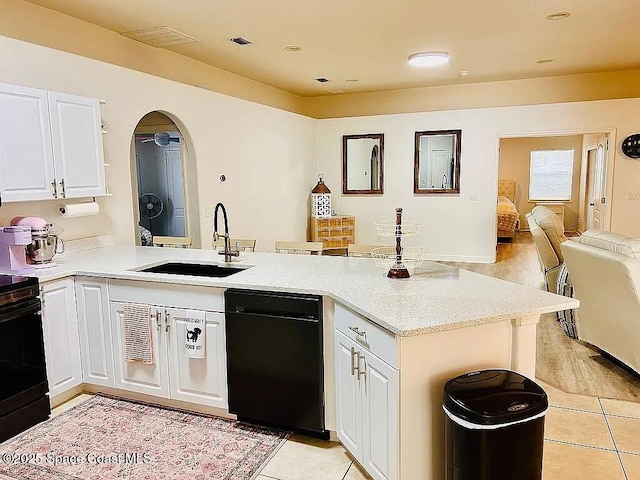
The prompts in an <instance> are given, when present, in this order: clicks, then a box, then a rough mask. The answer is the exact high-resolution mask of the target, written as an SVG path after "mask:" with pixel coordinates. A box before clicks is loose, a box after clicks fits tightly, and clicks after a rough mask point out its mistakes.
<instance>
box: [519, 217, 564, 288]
mask: <svg viewBox="0 0 640 480" xmlns="http://www.w3.org/2000/svg"><path fill="white" fill-rule="evenodd" d="M526 219H527V223H528V224H529V230H530V231H531V236H532V237H533V242H534V243H535V245H536V250H537V252H538V261H539V262H540V270H541V271H542V273H543V274H544V283H545V287H546V289H547V291H549V292H553V293H555V292H556V283H557V280H558V274H559V273H560V269H561V268H562V264H563V262H564V258H563V254H562V251H561V250H560V245H562V244H563V243H564V242H565V241H566V240H567V237H565V236H564V225H563V224H562V220H560V217H558V216H557V215H556V214H555V213H553V212H552V211H551V210H550V209H548V208H547V207H543V206H538V207H534V208H533V210H531V212H530V213H527V215H526Z"/></svg>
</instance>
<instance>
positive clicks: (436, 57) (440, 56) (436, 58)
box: [409, 52, 449, 67]
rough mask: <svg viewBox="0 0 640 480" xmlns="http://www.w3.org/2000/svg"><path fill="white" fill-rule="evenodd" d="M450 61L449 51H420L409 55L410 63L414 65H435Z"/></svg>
mask: <svg viewBox="0 0 640 480" xmlns="http://www.w3.org/2000/svg"><path fill="white" fill-rule="evenodd" d="M448 62H449V54H448V53H447V52H419V53H414V54H413V55H409V65H413V66H414V67H435V66H438V65H444V64H445V63H448Z"/></svg>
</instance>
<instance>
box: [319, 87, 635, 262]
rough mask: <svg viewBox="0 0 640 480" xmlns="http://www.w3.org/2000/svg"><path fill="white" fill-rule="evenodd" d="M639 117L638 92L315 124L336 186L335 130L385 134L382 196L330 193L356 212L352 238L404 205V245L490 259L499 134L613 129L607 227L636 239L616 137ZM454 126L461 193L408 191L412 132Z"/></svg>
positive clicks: (625, 161)
mask: <svg viewBox="0 0 640 480" xmlns="http://www.w3.org/2000/svg"><path fill="white" fill-rule="evenodd" d="M639 123H640V99H625V100H605V101H594V102H576V103H564V104H553V105H533V106H522V107H502V108H486V109H469V110H453V111H442V112H424V113H407V114H398V115H377V116H369V117H357V118H341V119H327V120H320V121H319V123H318V142H319V147H318V148H319V149H318V152H319V164H320V169H321V171H322V172H323V173H324V174H325V183H326V184H327V186H328V187H329V188H330V189H331V190H332V192H337V191H339V189H337V188H336V187H337V186H338V185H340V181H341V175H342V171H341V155H340V148H341V139H342V135H357V134H366V133H371V132H381V133H384V135H385V159H384V167H385V172H384V178H385V191H384V195H382V196H375V197H374V196H367V195H349V196H344V195H339V194H335V193H334V195H333V199H332V204H333V207H334V208H335V210H336V211H337V212H338V213H340V214H350V215H355V216H356V222H357V242H358V243H365V244H367V243H376V241H377V237H376V231H375V222H376V221H379V220H393V218H394V211H395V208H396V207H403V208H404V212H403V213H404V217H403V218H405V219H407V220H414V221H420V222H422V223H423V227H422V231H421V233H420V234H419V235H417V236H416V237H413V238H409V239H408V240H407V242H406V244H407V245H419V246H423V247H425V249H426V251H427V254H428V255H429V257H430V258H434V259H442V260H453V261H456V260H460V261H478V262H491V261H493V260H494V258H495V243H496V230H495V228H496V217H495V211H496V195H497V182H498V145H499V138H500V137H515V136H533V135H537V136H548V135H549V134H551V133H556V134H565V135H566V134H568V133H573V132H577V131H591V132H603V131H609V130H611V129H614V130H616V133H617V135H616V139H615V141H613V142H612V146H611V148H612V149H614V150H615V157H614V177H613V187H612V188H613V194H612V197H611V199H610V200H611V208H612V216H611V230H613V231H615V232H619V233H624V234H627V235H631V236H634V237H639V238H640V222H638V221H637V218H639V216H640V202H633V201H629V200H628V192H630V191H635V190H637V187H636V185H638V183H639V182H640V162H638V161H637V160H632V159H629V158H627V157H625V156H624V155H622V153H621V151H620V141H621V140H622V139H623V138H624V137H626V136H627V135H629V134H630V133H633V132H635V131H636V130H637V126H638V124H639ZM453 129H462V152H461V159H460V166H461V172H460V195H440V194H430V195H414V194H413V157H414V151H413V150H414V133H415V132H416V131H423V130H453ZM474 199H475V200H474Z"/></svg>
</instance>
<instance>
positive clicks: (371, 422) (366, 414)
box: [334, 316, 399, 480]
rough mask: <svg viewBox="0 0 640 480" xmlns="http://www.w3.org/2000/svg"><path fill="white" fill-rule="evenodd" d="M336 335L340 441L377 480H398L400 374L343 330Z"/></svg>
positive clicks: (336, 379) (336, 331) (337, 409)
mask: <svg viewBox="0 0 640 480" xmlns="http://www.w3.org/2000/svg"><path fill="white" fill-rule="evenodd" d="M336 318H337V316H336ZM336 324H338V322H336ZM354 328H355V327H354ZM355 330H358V329H357V328H355ZM355 330H352V331H355ZM362 332H363V330H362V327H360V334H362ZM369 333H370V334H371V331H370V332H369ZM334 335H335V336H334V347H335V350H334V351H335V384H336V434H337V436H338V439H339V440H340V441H341V442H342V444H343V445H344V446H345V448H346V449H347V450H349V452H350V453H351V454H352V455H353V456H354V458H355V459H356V460H357V461H358V462H359V463H360V464H361V465H362V466H363V467H364V468H365V470H366V471H367V472H368V473H369V475H371V477H373V478H374V479H375V480H397V479H398V478H399V474H398V457H399V445H398V443H399V440H398V438H399V432H398V421H399V406H398V400H399V372H398V370H397V369H395V368H393V367H392V366H390V365H389V364H387V363H386V362H384V361H383V360H381V359H380V358H379V357H378V356H377V355H374V354H373V353H372V352H371V351H370V350H368V349H367V348H366V347H365V346H363V345H362V344H361V343H358V342H357V341H355V339H352V338H349V337H347V335H345V334H344V333H343V332H342V331H340V330H339V329H338V328H336V329H335V330H334ZM370 336H371V335H370ZM361 338H366V337H361Z"/></svg>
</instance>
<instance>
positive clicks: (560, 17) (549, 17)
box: [547, 12, 571, 20]
mask: <svg viewBox="0 0 640 480" xmlns="http://www.w3.org/2000/svg"><path fill="white" fill-rule="evenodd" d="M569 15H571V13H569V12H555V13H550V14H549V15H547V20H563V19H565V18H567V17H568V16H569Z"/></svg>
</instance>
